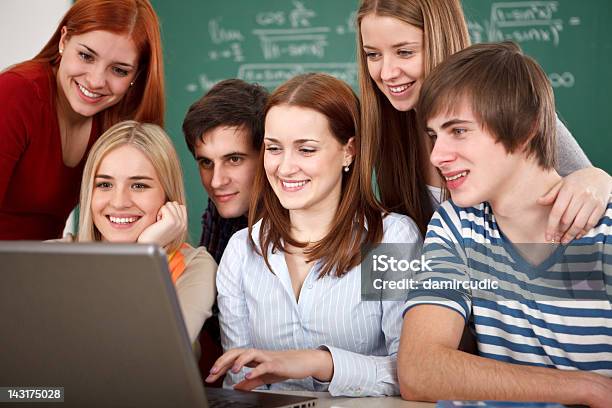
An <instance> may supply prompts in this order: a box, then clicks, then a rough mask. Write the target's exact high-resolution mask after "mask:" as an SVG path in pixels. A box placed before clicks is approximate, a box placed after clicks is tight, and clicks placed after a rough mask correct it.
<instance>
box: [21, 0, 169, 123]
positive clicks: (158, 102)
mask: <svg viewBox="0 0 612 408" xmlns="http://www.w3.org/2000/svg"><path fill="white" fill-rule="evenodd" d="M62 27H66V29H67V32H68V35H69V36H72V35H80V34H85V33H87V32H90V31H96V30H101V31H108V32H112V33H115V34H127V35H129V36H130V38H131V39H132V41H134V44H135V45H136V49H137V50H138V55H139V61H138V73H137V75H136V77H135V79H134V85H133V86H132V87H130V89H129V90H128V92H127V93H126V94H125V96H124V97H123V98H122V99H121V101H119V103H117V104H116V105H113V106H111V107H109V108H108V109H105V110H104V111H102V112H101V113H100V115H101V120H102V122H101V123H102V126H103V129H102V130H106V129H108V128H109V127H111V126H112V125H114V124H115V123H118V122H120V121H122V120H126V119H134V120H137V121H139V122H147V123H155V124H157V125H159V126H163V125H164V110H165V100H164V98H165V93H164V70H163V57H162V51H161V38H160V33H159V21H158V19H157V15H156V14H155V11H154V10H153V7H152V6H151V4H150V3H149V1H148V0H79V1H77V2H76V3H75V4H74V5H73V6H72V7H71V8H70V9H69V10H68V11H67V12H66V15H64V18H62V20H61V21H60V23H59V25H58V26H57V29H56V30H55V32H54V33H53V35H52V36H51V39H50V40H49V41H48V42H47V44H46V45H45V46H44V47H43V49H42V50H41V51H40V52H39V53H38V54H37V55H36V56H35V57H34V58H33V59H31V60H28V61H25V62H23V63H21V64H18V65H16V66H15V67H13V68H11V70H15V71H27V70H31V69H33V68H34V67H35V66H37V65H39V64H44V65H47V66H50V67H55V66H57V65H58V64H59V62H60V58H61V57H60V54H59V43H60V38H61V36H62Z"/></svg>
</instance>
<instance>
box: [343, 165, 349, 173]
mask: <svg viewBox="0 0 612 408" xmlns="http://www.w3.org/2000/svg"><path fill="white" fill-rule="evenodd" d="M349 170H350V168H349V165H348V164H347V165H346V166H344V172H345V173H348V172H349Z"/></svg>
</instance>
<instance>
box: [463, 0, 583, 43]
mask: <svg viewBox="0 0 612 408" xmlns="http://www.w3.org/2000/svg"><path fill="white" fill-rule="evenodd" d="M558 12H559V2H558V1H515V2H502V3H493V4H492V5H491V14H490V17H489V19H488V20H486V19H485V20H483V21H482V22H478V21H468V30H469V32H470V37H471V39H472V42H474V43H477V42H482V41H489V42H493V41H503V40H512V41H516V42H518V43H525V42H529V41H533V42H540V43H550V44H552V45H553V46H554V47H558V46H559V43H560V41H561V32H562V31H563V28H564V21H563V20H562V19H561V18H558V17H557V14H558ZM580 22H581V20H580V17H577V16H573V17H570V18H568V20H567V25H568V26H578V25H580Z"/></svg>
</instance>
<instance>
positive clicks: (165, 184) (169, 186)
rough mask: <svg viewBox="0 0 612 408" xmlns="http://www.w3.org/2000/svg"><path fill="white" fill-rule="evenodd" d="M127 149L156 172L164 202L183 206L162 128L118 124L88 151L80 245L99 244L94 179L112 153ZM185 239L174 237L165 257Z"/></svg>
mask: <svg viewBox="0 0 612 408" xmlns="http://www.w3.org/2000/svg"><path fill="white" fill-rule="evenodd" d="M125 145H130V146H132V147H135V148H137V149H138V150H140V151H141V152H142V153H143V154H144V155H145V156H146V157H147V159H149V161H150V162H151V164H152V165H153V168H154V169H155V171H156V172H157V176H158V178H159V181H160V183H161V185H162V188H163V189H164V193H165V195H166V201H176V202H178V203H179V204H183V205H184V204H185V202H186V200H185V187H184V185H183V173H182V171H181V165H180V162H179V159H178V155H177V154H176V150H175V149H174V146H173V145H172V141H171V140H170V138H169V137H168V135H167V134H166V132H164V130H163V129H162V128H160V127H159V126H157V125H154V124H151V123H139V122H136V121H133V120H128V121H124V122H120V123H117V124H116V125H114V126H112V127H111V128H110V129H108V130H107V131H106V132H104V134H103V135H102V136H100V138H99V139H98V140H97V141H96V143H95V144H94V145H93V147H92V148H91V152H90V153H89V157H88V158H87V163H85V170H84V172H83V180H82V182H81V199H80V216H79V234H78V238H77V240H78V241H79V242H88V241H100V240H101V239H102V237H101V235H100V231H98V229H97V228H96V226H95V224H94V222H93V216H92V213H91V199H92V195H93V187H94V179H95V177H96V173H97V171H98V168H99V167H100V163H101V162H102V160H103V159H104V157H105V156H106V155H107V154H108V153H109V152H110V151H111V150H114V149H116V148H118V147H120V146H125ZM186 239H187V233H186V232H185V233H184V234H183V235H182V236H180V237H177V238H176V239H174V240H173V241H172V242H170V243H169V244H168V245H167V246H166V250H167V251H168V253H172V252H173V251H175V250H177V249H178V248H179V247H180V246H181V245H182V244H183V242H185V241H186Z"/></svg>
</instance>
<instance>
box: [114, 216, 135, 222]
mask: <svg viewBox="0 0 612 408" xmlns="http://www.w3.org/2000/svg"><path fill="white" fill-rule="evenodd" d="M108 218H109V219H110V221H111V222H113V223H115V224H130V223H132V222H136V220H138V217H128V218H120V217H113V216H109V217H108Z"/></svg>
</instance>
